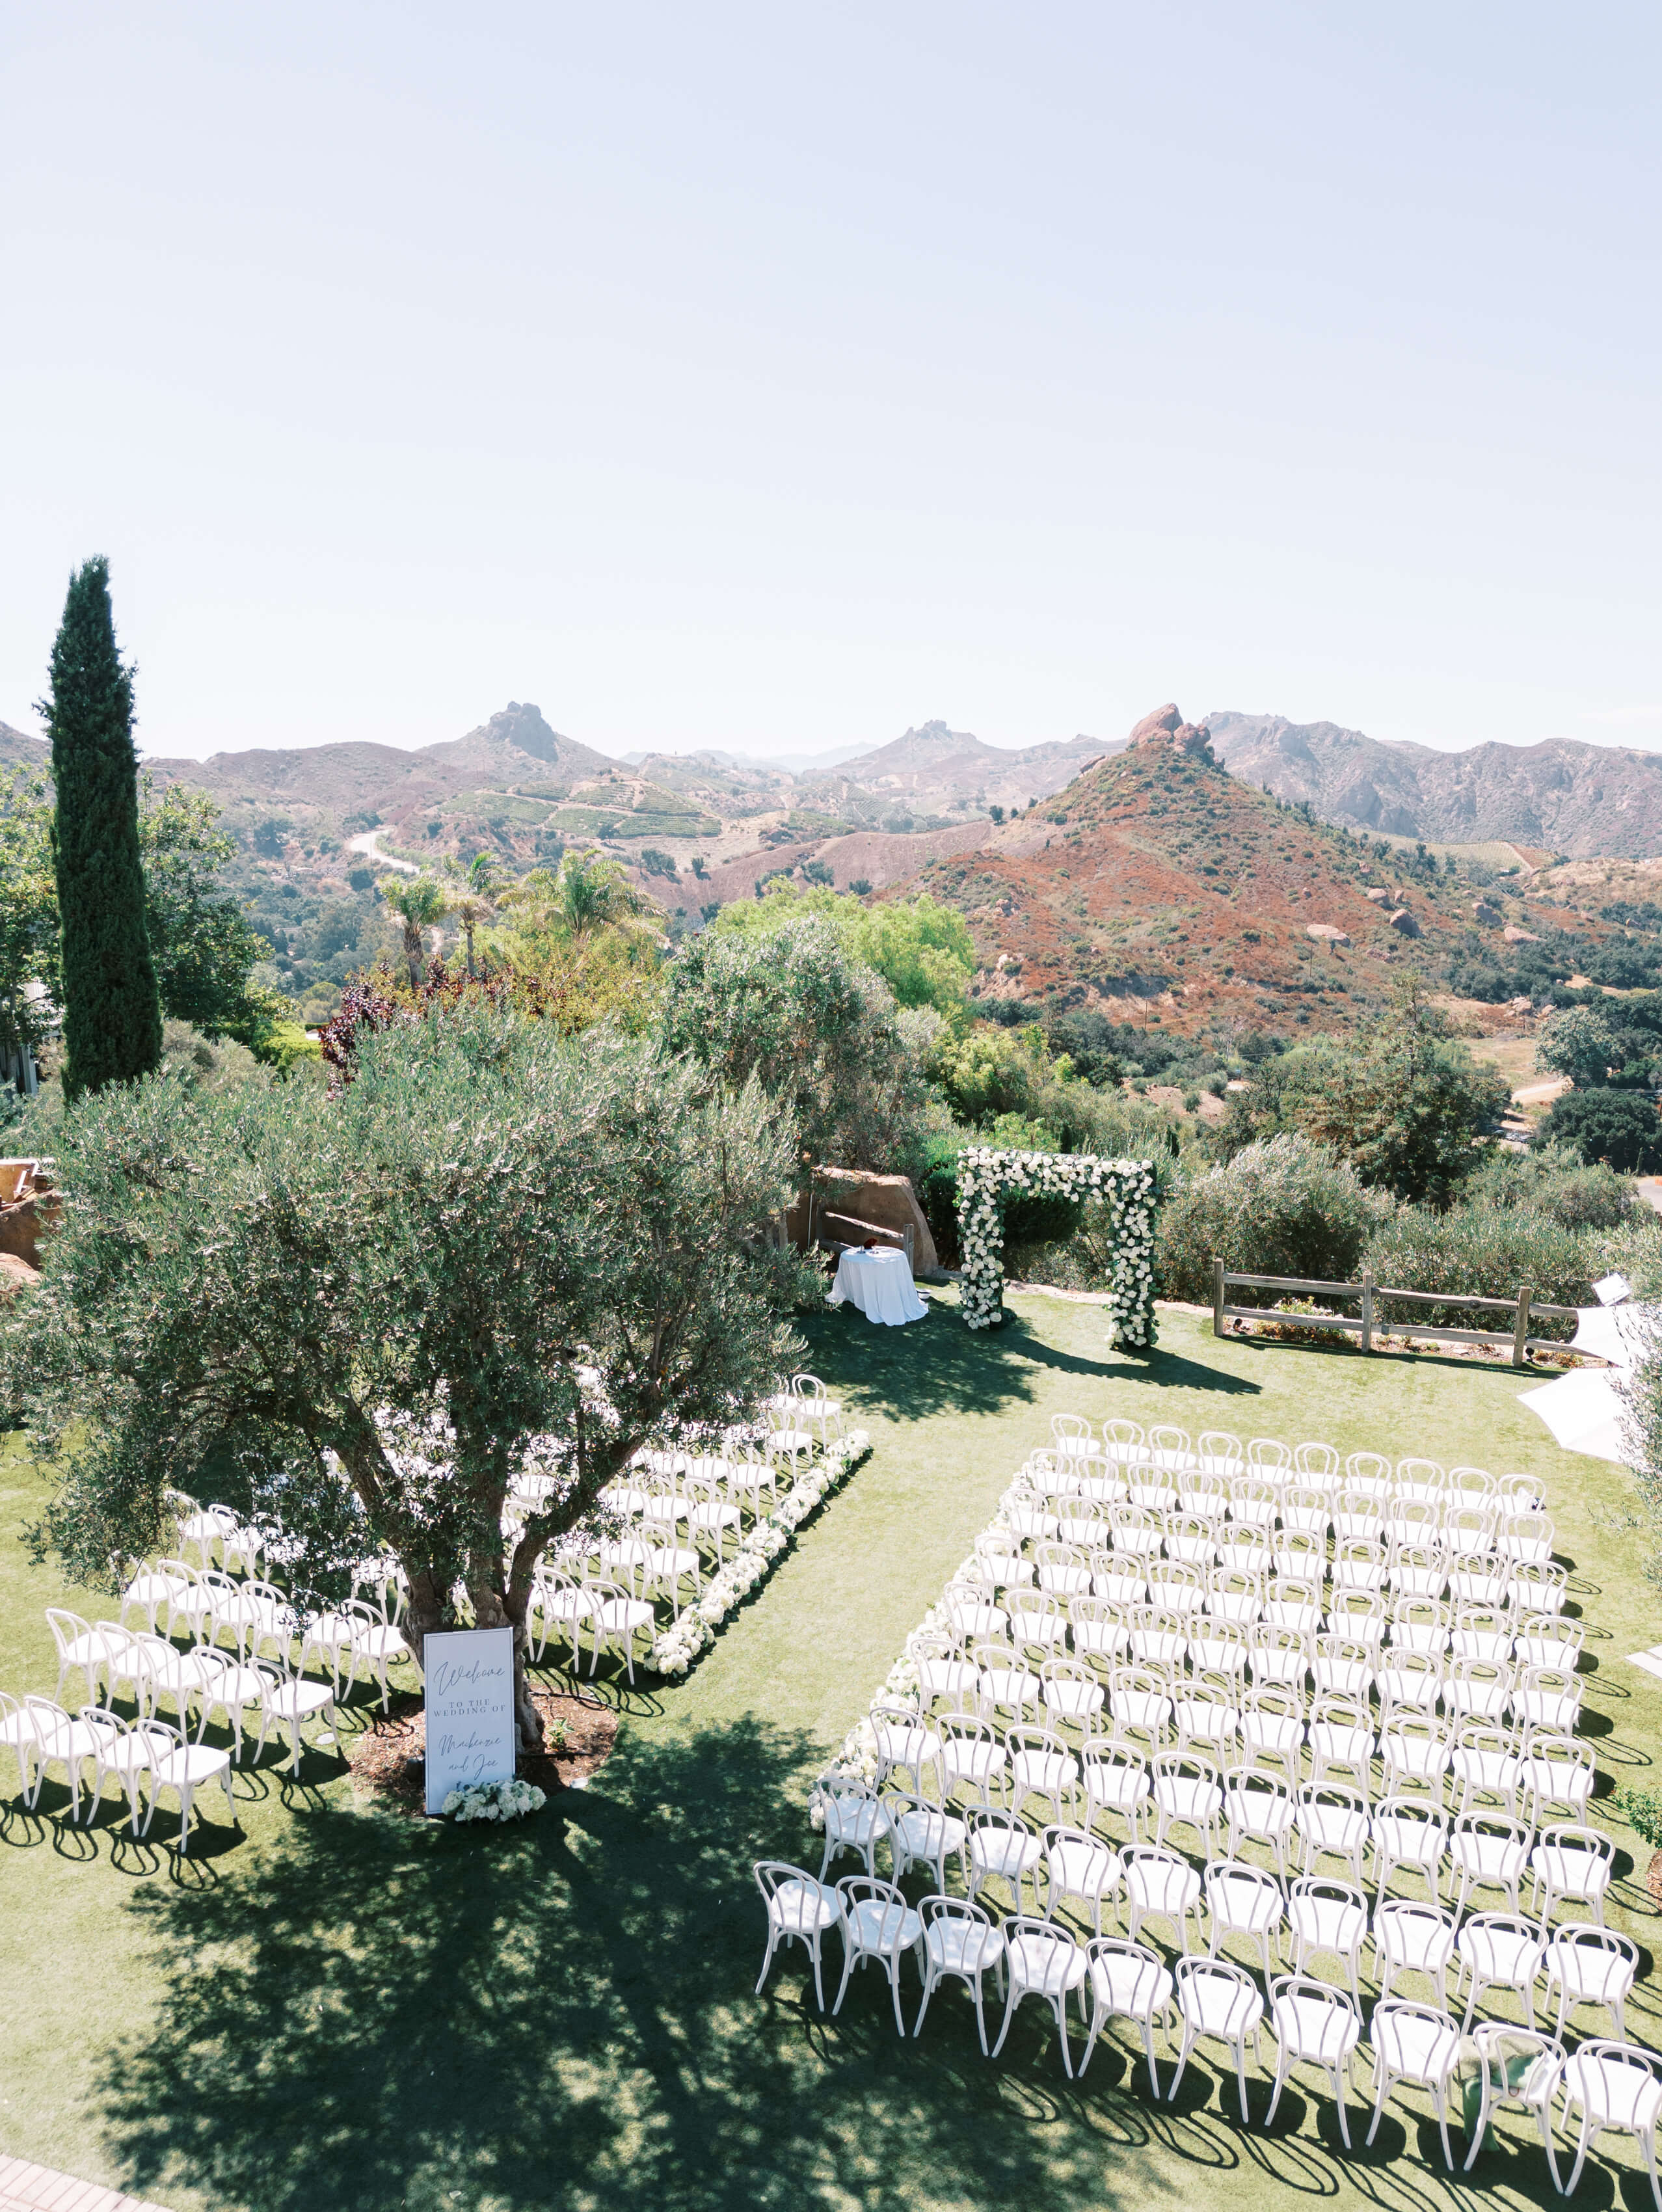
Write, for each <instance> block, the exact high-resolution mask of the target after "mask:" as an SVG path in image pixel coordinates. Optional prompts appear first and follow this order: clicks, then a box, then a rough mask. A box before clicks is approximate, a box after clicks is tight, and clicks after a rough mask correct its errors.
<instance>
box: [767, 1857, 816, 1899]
mask: <svg viewBox="0 0 1662 2212" xmlns="http://www.w3.org/2000/svg"><path fill="white" fill-rule="evenodd" d="M750 1871H751V1873H752V1874H753V1875H755V1881H756V1887H757V1888H758V1889H759V1890H760V1891H761V1900H762V1903H763V1904H764V1905H772V1904H773V1899H774V1897H775V1895H776V1894H777V1893H778V1892H779V1891H780V1890H781V1889H783V1888H784V1887H785V1886H786V1883H787V1882H792V1881H799V1882H800V1883H801V1884H802V1885H803V1887H804V1889H810V1890H816V1889H817V1888H818V1887H819V1886H820V1885H819V1881H818V1880H817V1878H816V1876H815V1875H811V1874H810V1873H808V1872H807V1870H806V1869H804V1868H803V1867H799V1866H792V1863H791V1862H790V1860H789V1859H757V1860H756V1861H755V1863H754V1864H753V1865H752V1867H751V1869H750Z"/></svg>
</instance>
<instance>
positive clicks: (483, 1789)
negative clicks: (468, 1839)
mask: <svg viewBox="0 0 1662 2212" xmlns="http://www.w3.org/2000/svg"><path fill="white" fill-rule="evenodd" d="M548 1802H549V1801H548V1799H547V1797H546V1796H544V1795H543V1791H542V1790H539V1789H538V1788H537V1784H535V1783H534V1782H521V1781H520V1779H519V1777H518V1776H517V1775H515V1776H513V1778H511V1779H510V1780H508V1781H506V1782H470V1783H469V1784H467V1786H466V1787H465V1788H464V1789H462V1790H452V1791H451V1792H450V1794H449V1796H447V1797H446V1799H445V1802H444V1803H443V1804H442V1806H440V1811H441V1812H442V1813H443V1814H444V1815H445V1817H446V1820H455V1821H457V1822H458V1824H459V1823H460V1822H462V1821H464V1820H524V1819H525V1815H526V1814H527V1813H540V1812H541V1811H542V1809H543V1806H544V1805H546V1804H547V1803H548Z"/></svg>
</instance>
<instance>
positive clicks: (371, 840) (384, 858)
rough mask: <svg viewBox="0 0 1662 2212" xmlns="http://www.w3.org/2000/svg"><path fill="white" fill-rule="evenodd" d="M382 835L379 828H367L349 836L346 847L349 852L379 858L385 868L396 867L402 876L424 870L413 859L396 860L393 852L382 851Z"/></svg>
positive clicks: (412, 874) (413, 874)
mask: <svg viewBox="0 0 1662 2212" xmlns="http://www.w3.org/2000/svg"><path fill="white" fill-rule="evenodd" d="M380 835H381V833H380V831H379V829H366V830H364V831H363V833H362V834H361V836H356V837H349V838H348V839H347V841H346V849H347V851H348V852H349V853H361V854H363V856H364V858H365V859H366V860H379V862H380V864H381V866H383V867H384V868H396V869H397V872H398V873H399V874H400V875H401V876H419V875H420V874H421V870H420V869H419V868H418V867H417V866H416V864H415V862H414V861H413V860H394V859H393V857H392V855H391V853H384V852H382V850H381V848H380V844H379V838H380Z"/></svg>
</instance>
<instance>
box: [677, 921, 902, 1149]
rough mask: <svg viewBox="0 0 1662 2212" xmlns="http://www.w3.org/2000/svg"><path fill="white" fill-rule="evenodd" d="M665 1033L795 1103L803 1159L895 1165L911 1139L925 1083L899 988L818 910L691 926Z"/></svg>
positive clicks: (732, 1075) (724, 1071)
mask: <svg viewBox="0 0 1662 2212" xmlns="http://www.w3.org/2000/svg"><path fill="white" fill-rule="evenodd" d="M730 910H731V909H730ZM662 1037H663V1043H664V1049H665V1051H666V1052H667V1053H669V1054H682V1053H687V1054H692V1056H693V1057H694V1058H695V1060H699V1061H701V1062H702V1064H703V1065H704V1066H706V1067H708V1068H710V1069H712V1070H713V1072H714V1073H716V1074H717V1075H718V1076H719V1078H720V1079H721V1080H722V1081H723V1082H724V1083H726V1084H728V1085H732V1086H734V1087H737V1086H738V1085H741V1084H743V1083H745V1082H748V1081H749V1079H751V1078H752V1077H754V1078H755V1080H756V1081H757V1082H758V1083H760V1084H761V1087H762V1088H763V1090H764V1091H767V1094H768V1096H769V1097H773V1098H775V1099H778V1100H779V1102H780V1103H782V1104H783V1105H785V1106H786V1107H787V1108H788V1109H789V1110H790V1112H791V1115H792V1117H793V1119H794V1121H795V1122H796V1126H797V1129H798V1138H799V1142H800V1147H801V1150H800V1155H799V1157H800V1158H801V1160H802V1162H803V1163H804V1164H805V1165H812V1166H818V1165H822V1164H823V1165H831V1166H836V1167H845V1168H857V1167H858V1168H872V1167H875V1168H889V1167H892V1166H894V1165H895V1162H896V1159H897V1158H903V1157H908V1156H909V1153H910V1151H911V1150H912V1149H913V1146H914V1143H915V1133H916V1130H917V1127H918V1124H919V1116H920V1114H921V1111H922V1108H923V1103H924V1097H923V1085H922V1079H921V1078H920V1076H919V1073H918V1069H917V1065H916V1061H915V1060H914V1058H913V1054H912V1052H911V1051H910V1050H909V1049H908V1047H907V1041H906V1039H905V1037H904V1036H903V1035H902V1033H901V1026H900V1024H899V1023H898V1022H897V1020H896V1018H895V1002H894V1000H893V998H892V997H891V996H890V994H889V988H888V986H887V985H886V984H885V983H883V981H881V979H880V978H879V977H877V976H876V975H874V974H873V973H872V972H871V970H870V969H868V968H862V967H860V966H858V965H857V964H856V963H854V962H853V961H852V960H851V959H850V957H848V954H847V953H846V951H845V949H844V947H843V945H842V943H841V941H840V939H839V937H838V935H837V933H836V931H835V929H834V927H832V924H831V923H830V921H828V920H827V919H826V918H825V917H824V916H823V915H818V914H816V913H812V912H808V913H798V914H793V915H791V916H789V917H788V918H786V917H781V918H780V921H779V924H778V926H777V927H773V928H772V929H770V930H767V931H766V932H760V933H758V932H750V931H742V930H732V931H724V930H719V929H715V928H711V929H707V930H705V931H704V932H703V933H701V935H699V936H697V937H695V938H694V939H692V940H691V941H690V942H689V943H688V944H687V945H684V946H683V947H682V950H681V951H680V953H679V954H678V955H677V957H676V960H675V962H674V963H673V964H672V965H671V967H670V971H669V985H668V989H667V991H666V993H665V996H664V1012H663V1024H662Z"/></svg>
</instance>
